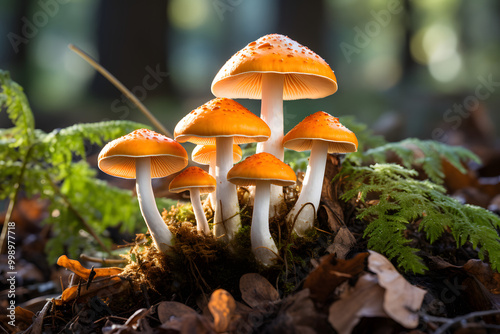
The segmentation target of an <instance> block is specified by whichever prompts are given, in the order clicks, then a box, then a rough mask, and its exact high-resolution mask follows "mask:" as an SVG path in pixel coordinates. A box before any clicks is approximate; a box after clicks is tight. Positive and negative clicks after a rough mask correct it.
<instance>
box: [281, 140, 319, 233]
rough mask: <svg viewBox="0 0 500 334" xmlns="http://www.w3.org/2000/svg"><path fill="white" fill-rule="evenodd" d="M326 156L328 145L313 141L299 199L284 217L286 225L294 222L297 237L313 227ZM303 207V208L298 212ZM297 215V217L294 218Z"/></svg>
mask: <svg viewBox="0 0 500 334" xmlns="http://www.w3.org/2000/svg"><path fill="white" fill-rule="evenodd" d="M327 155H328V143H327V142H324V141H321V140H315V141H314V142H313V145H312V148H311V156H310V157H309V165H308V166H307V171H306V175H305V177H304V183H303V185H302V191H301V192H300V195H299V199H298V200H297V202H296V203H295V205H294V206H293V208H292V210H291V211H290V212H289V213H288V215H287V217H286V220H287V221H288V223H290V224H292V223H294V222H295V225H294V227H293V231H294V232H295V233H297V235H299V236H304V234H305V232H306V231H307V230H308V229H310V228H312V227H313V223H314V218H315V216H316V212H317V210H318V206H319V201H320V198H321V189H322V188H323V179H324V177H325V166H326V157H327ZM311 204H312V205H311ZM304 205H305V206H304ZM303 206H304V208H303V209H302V211H300V209H301V208H302V207H303ZM299 211H300V213H299ZM297 214H298V217H297V218H296V216H297Z"/></svg>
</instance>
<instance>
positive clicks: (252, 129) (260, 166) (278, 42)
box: [99, 34, 357, 266]
mask: <svg viewBox="0 0 500 334" xmlns="http://www.w3.org/2000/svg"><path fill="white" fill-rule="evenodd" d="M336 91H337V80H336V77H335V74H334V73H333V71H332V69H331V68H330V66H329V65H328V64H327V63H326V62H325V61H324V60H323V59H322V58H321V57H320V56H318V55H317V54H315V53H314V52H312V51H311V50H309V49H308V48H307V47H305V46H302V45H301V44H299V43H297V42H295V41H294V40H292V39H290V38H288V37H286V36H283V35H278V34H271V35H266V36H264V37H261V38H260V39H258V40H256V41H254V42H251V43H250V44H248V45H247V46H246V47H244V48H243V49H242V50H240V51H238V52H237V53H236V54H235V55H234V56H232V57H231V58H230V59H229V60H228V61H227V62H226V64H225V65H224V66H223V67H222V68H221V69H220V71H219V72H218V74H217V75H216V77H215V78H214V80H213V82H212V93H213V94H214V95H215V96H216V98H215V99H213V100H211V101H208V102H207V103H205V104H203V105H202V106H200V107H198V108H196V109H195V110H193V111H191V112H190V113H189V114H187V115H186V116H185V117H184V118H182V119H181V120H180V121H179V123H178V124H177V125H176V127H175V130H174V138H175V141H174V140H172V139H169V138H167V137H164V136H161V135H159V134H156V133H154V132H153V131H150V130H146V129H141V130H137V131H134V132H133V133H131V134H129V135H126V136H124V137H121V138H118V139H116V140H114V141H112V142H110V143H108V144H107V145H106V147H105V148H104V149H103V150H102V152H101V154H100V155H99V168H101V170H103V171H104V172H106V173H108V174H111V175H114V176H118V177H125V178H137V195H138V200H139V205H140V208H141V211H142V213H143V216H144V220H145V221H146V224H147V226H148V228H149V230H150V232H151V235H152V237H153V240H154V243H155V245H156V247H157V248H158V249H159V250H161V251H168V247H169V246H171V245H172V243H173V240H172V234H171V233H170V231H169V229H168V226H167V225H166V224H165V223H164V222H163V220H162V219H161V216H160V215H159V213H158V210H157V208H156V206H155V205H154V195H153V192H152V188H151V177H163V176H166V175H169V174H173V173H175V172H178V171H180V170H182V169H183V168H184V167H185V166H186V165H187V153H186V151H185V150H184V149H183V148H182V146H180V144H179V143H184V142H192V143H195V144H197V145H198V146H197V147H196V148H195V149H194V150H193V152H192V155H191V156H192V160H193V161H194V162H196V163H199V164H201V165H207V164H208V165H210V169H209V173H208V174H207V173H206V172H205V171H203V170H202V169H201V168H198V167H188V168H187V169H185V170H184V171H183V172H182V173H180V174H179V175H178V176H177V177H176V178H174V179H173V180H172V182H171V184H170V190H171V191H175V192H180V191H185V190H189V191H190V196H191V202H192V205H193V211H194V213H195V218H196V222H197V230H198V232H199V233H204V234H208V235H209V234H211V233H212V231H211V230H210V227H209V224H208V222H207V218H206V216H205V213H204V211H203V207H202V205H201V201H200V194H202V193H209V192H212V194H213V195H210V196H209V197H208V198H209V200H210V205H211V206H212V208H213V209H214V211H215V214H214V221H213V229H212V230H213V235H214V237H215V238H217V239H218V240H221V241H224V242H231V241H233V240H234V238H235V235H236V233H237V232H238V230H239V229H240V227H241V220H240V208H239V203H238V196H237V186H255V191H254V194H253V196H254V198H253V200H254V201H253V203H254V204H253V215H252V225H251V233H250V237H251V244H252V251H253V253H254V255H255V257H256V259H257V260H258V262H260V263H261V264H263V265H266V266H268V265H272V264H274V263H276V259H277V258H278V249H277V247H276V243H275V242H274V240H273V237H272V235H271V233H270V229H269V222H270V220H271V219H272V218H273V217H278V216H279V217H284V216H285V215H284V214H286V220H287V222H288V224H289V226H292V225H293V231H294V232H295V233H296V234H297V235H299V236H303V235H304V233H305V232H306V231H307V230H309V229H311V228H312V227H313V224H314V220H315V217H316V210H317V209H318V205H319V201H320V195H321V188H322V183H323V178H324V172H325V165H326V157H327V154H328V153H347V152H354V151H356V150H357V139H356V136H355V135H354V133H352V132H351V131H350V130H348V129H347V128H345V127H344V126H343V125H342V124H340V122H339V121H338V118H335V117H333V116H331V115H329V114H327V113H325V112H322V111H320V112H317V113H314V114H312V115H310V116H308V117H306V118H305V119H304V120H303V121H302V122H301V123H299V124H298V125H297V126H296V127H294V128H293V129H292V130H291V131H290V132H289V133H288V134H286V135H285V136H284V135H283V100H294V99H304V98H311V99H316V98H322V97H326V96H328V95H331V94H333V93H335V92H336ZM231 98H248V99H261V100H262V101H261V117H260V118H259V117H257V116H255V115H254V114H253V113H252V112H250V111H249V110H248V109H246V108H245V107H243V106H242V105H241V104H239V103H237V102H236V101H233V100H231ZM136 137H138V138H139V141H138V142H136V141H133V140H132V139H133V138H136ZM253 142H255V143H257V153H256V154H254V155H252V156H249V157H247V158H246V159H245V160H244V161H242V162H240V163H238V164H236V165H234V166H233V164H234V163H236V162H238V161H239V160H240V159H241V155H242V153H241V148H240V147H239V146H238V145H239V144H245V143H253ZM285 147H286V148H289V149H293V150H297V151H304V150H311V156H310V159H309V165H308V168H307V172H306V176H305V179H304V182H303V187H302V191H301V193H300V196H299V198H298V200H297V202H296V203H295V205H294V207H293V208H292V210H291V211H290V212H288V213H287V212H284V210H285V209H286V205H284V196H283V188H282V187H283V186H290V185H293V184H294V183H295V181H296V176H295V173H294V171H293V170H292V169H291V168H290V167H289V166H288V165H287V164H286V163H285V162H284V161H283V160H284V148H285ZM214 190H215V192H214Z"/></svg>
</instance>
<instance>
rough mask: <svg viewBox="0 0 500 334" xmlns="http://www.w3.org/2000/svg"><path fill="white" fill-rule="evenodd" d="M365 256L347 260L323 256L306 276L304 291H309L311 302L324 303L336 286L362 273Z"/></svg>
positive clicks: (358, 255)
mask: <svg viewBox="0 0 500 334" xmlns="http://www.w3.org/2000/svg"><path fill="white" fill-rule="evenodd" d="M367 256H368V253H359V254H357V255H356V256H355V257H354V258H352V259H349V260H342V259H337V258H336V257H335V254H330V255H325V256H323V257H322V258H321V259H320V264H319V266H318V267H317V268H315V269H314V270H313V271H311V273H310V274H309V275H308V276H307V278H306V280H305V282H304V289H309V290H310V291H311V298H312V299H313V300H315V301H317V302H321V303H323V302H326V301H327V300H328V299H329V298H330V297H331V294H332V293H333V292H334V291H335V288H337V286H339V285H340V284H341V283H343V282H345V281H347V280H348V279H349V278H352V277H354V276H356V275H358V274H359V273H361V272H362V271H363V269H364V267H365V259H366V257H367Z"/></svg>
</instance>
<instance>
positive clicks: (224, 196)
mask: <svg viewBox="0 0 500 334" xmlns="http://www.w3.org/2000/svg"><path fill="white" fill-rule="evenodd" d="M215 145H216V148H217V153H216V154H217V157H216V167H215V180H216V182H217V187H216V188H215V192H216V194H215V197H216V198H217V202H216V203H215V225H214V235H215V237H216V238H222V237H223V238H226V239H227V240H228V241H231V240H232V239H233V237H234V235H235V234H236V232H238V230H239V229H240V227H241V221H240V205H239V203H238V193H237V190H236V186H235V185H234V184H232V183H231V182H229V181H228V180H227V172H228V171H229V170H230V169H231V167H232V166H233V138H232V137H228V138H226V137H218V138H216V144H215Z"/></svg>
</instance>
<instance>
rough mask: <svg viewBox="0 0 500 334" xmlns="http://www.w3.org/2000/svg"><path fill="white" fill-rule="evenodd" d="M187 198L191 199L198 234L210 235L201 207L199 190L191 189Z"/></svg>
mask: <svg viewBox="0 0 500 334" xmlns="http://www.w3.org/2000/svg"><path fill="white" fill-rule="evenodd" d="M189 196H190V198H191V205H192V206H193V212H194V217H195V218H196V230H197V231H198V233H205V234H210V228H209V227H208V222H207V217H206V216H205V212H204V211H203V206H202V205H201V200H200V189H198V188H191V190H190V191H189Z"/></svg>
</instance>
